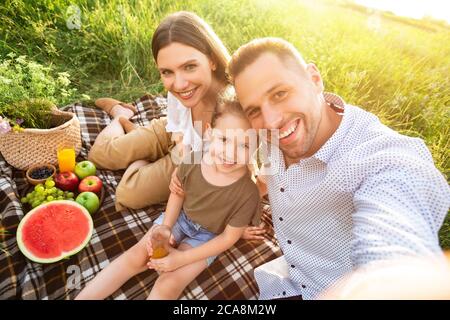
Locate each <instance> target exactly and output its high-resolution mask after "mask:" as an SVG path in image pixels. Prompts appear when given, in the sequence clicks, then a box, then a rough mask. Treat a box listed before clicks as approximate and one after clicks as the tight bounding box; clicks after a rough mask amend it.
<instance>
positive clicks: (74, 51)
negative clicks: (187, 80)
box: [0, 0, 450, 248]
mask: <svg viewBox="0 0 450 320" xmlns="http://www.w3.org/2000/svg"><path fill="white" fill-rule="evenodd" d="M71 4H76V5H78V6H79V8H80V9H81V12H82V16H81V23H82V25H81V29H79V30H77V29H74V30H69V29H68V28H67V26H66V18H67V13H66V10H67V8H68V6H69V5H71ZM178 10H191V11H194V12H196V13H197V14H199V15H200V16H201V17H203V18H204V19H205V20H206V21H207V22H208V23H210V24H211V26H212V27H213V28H214V30H215V31H216V32H217V34H218V35H219V36H220V37H221V38H222V39H223V41H224V43H225V45H226V46H227V47H228V49H229V50H230V51H233V50H235V49H236V48H237V47H239V46H240V45H242V44H243V43H245V42H247V41H249V40H251V39H253V38H255V37H263V36H278V37H283V38H285V39H287V40H289V41H291V42H292V43H293V44H294V45H295V46H296V47H297V48H298V49H299V50H300V51H301V52H302V54H303V56H304V57H305V59H306V60H307V61H313V62H314V63H316V64H317V66H318V67H319V69H320V70H321V73H322V76H323V78H324V80H325V86H326V90H327V91H332V92H335V93H337V94H339V95H341V96H342V97H344V98H345V100H346V101H347V102H348V103H352V104H355V105H360V106H362V107H363V108H365V109H366V110H369V111H371V112H373V113H375V114H376V115H378V116H379V117H380V118H381V120H382V121H383V122H384V123H385V124H387V125H388V126H390V127H391V128H393V129H395V130H398V131H399V132H401V133H403V134H407V135H409V136H415V137H420V138H422V139H424V140H425V142H426V144H427V145H428V147H429V148H430V151H431V153H432V155H433V158H434V161H435V163H436V166H437V167H438V168H439V170H440V171H441V172H442V173H443V174H444V175H445V177H446V178H447V181H449V178H450V142H449V141H450V140H449V136H450V126H449V123H450V121H449V120H450V119H449V118H450V101H449V100H450V78H449V74H450V28H449V27H448V25H446V24H445V23H434V22H433V21H431V22H430V21H429V20H427V21H416V20H412V19H404V18H399V17H395V16H393V15H392V14H388V13H384V14H379V15H377V14H373V13H368V12H367V11H365V10H364V9H361V7H359V6H352V5H349V4H348V3H345V2H343V1H338V2H333V1H323V2H318V1H294V0H287V1H282V2H281V1H275V0H260V1H257V0H229V1H220V0H204V1H199V0H196V1H194V0H190V1H180V0H160V1H157V0H135V1H120V0H111V1H94V0H91V1H89V0H77V1H69V0H55V1H51V0H41V1H18V0H16V1H12V0H7V1H6V3H5V5H3V6H2V7H1V8H0V19H1V21H2V23H1V25H0V57H4V56H6V54H8V53H10V52H15V53H16V54H26V55H27V56H28V57H29V58H31V59H33V60H35V61H37V62H40V63H42V64H44V65H52V67H53V68H55V70H57V71H59V72H63V71H67V72H68V73H69V74H70V75H71V80H72V85H73V86H74V87H76V89H77V94H78V96H77V98H79V99H81V98H82V94H87V95H89V96H90V97H91V98H92V99H94V98H97V97H101V96H113V97H116V98H118V99H123V100H131V99H134V98H137V97H139V96H141V95H142V94H143V93H144V92H150V93H156V92H161V91H162V86H161V84H160V82H159V78H158V73H157V71H156V69H155V65H154V62H153V58H152V54H151V50H150V47H151V37H152V34H153V31H154V29H155V28H156V26H157V24H158V22H159V21H160V20H161V18H162V17H164V16H165V15H166V14H168V13H170V12H174V11H178ZM440 240H441V244H442V246H443V247H445V248H450V219H449V217H448V215H447V219H446V221H445V223H444V226H443V227H442V229H441V231H440Z"/></svg>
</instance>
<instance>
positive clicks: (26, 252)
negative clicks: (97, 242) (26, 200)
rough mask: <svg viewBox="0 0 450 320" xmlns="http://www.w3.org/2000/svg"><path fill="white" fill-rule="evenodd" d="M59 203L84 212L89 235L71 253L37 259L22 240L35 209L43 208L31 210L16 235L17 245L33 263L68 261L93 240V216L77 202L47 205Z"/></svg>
mask: <svg viewBox="0 0 450 320" xmlns="http://www.w3.org/2000/svg"><path fill="white" fill-rule="evenodd" d="M57 203H65V204H68V205H71V206H76V207H78V208H80V209H81V210H82V212H83V213H84V214H85V216H86V217H87V219H88V223H89V234H88V235H87V236H86V239H85V240H84V241H83V242H82V243H81V244H80V245H79V246H78V247H76V248H75V249H73V250H71V251H69V252H62V253H61V255H59V256H58V257H55V258H50V259H41V258H37V257H35V256H34V255H33V254H32V253H31V252H29V251H28V249H27V248H26V246H25V244H24V243H23V240H22V228H23V226H24V225H25V223H26V222H27V220H28V219H29V218H30V217H31V216H32V215H33V212H35V211H34V210H35V209H38V208H39V207H41V206H38V207H36V208H35V209H33V210H31V211H30V212H29V213H27V214H26V215H25V217H24V218H23V219H22V220H21V221H20V223H19V226H18V227H17V233H16V240H17V245H18V247H19V249H20V251H21V252H22V253H23V254H24V255H25V257H27V258H28V259H30V260H31V261H34V262H37V263H54V262H58V261H60V260H63V259H66V258H68V257H71V256H73V255H75V254H77V253H78V252H80V251H81V250H83V249H84V247H85V246H86V245H87V244H88V243H89V241H91V238H92V234H93V232H94V222H93V221H92V216H91V214H90V213H89V211H88V210H87V209H86V208H85V207H83V206H82V205H80V204H79V203H77V202H75V201H69V200H56V201H52V202H50V203H47V204H46V205H51V204H57Z"/></svg>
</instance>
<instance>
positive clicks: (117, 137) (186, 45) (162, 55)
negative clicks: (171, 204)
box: [88, 12, 230, 210]
mask: <svg viewBox="0 0 450 320" xmlns="http://www.w3.org/2000/svg"><path fill="white" fill-rule="evenodd" d="M152 51H153V57H154V59H155V62H156V65H157V67H158V70H159V72H160V75H161V80H162V82H163V85H164V87H165V88H166V89H167V90H168V97H167V103H168V115H167V117H163V118H160V119H154V120H152V121H151V123H150V125H149V126H146V127H135V126H134V125H133V124H132V123H131V122H130V121H129V120H128V119H130V118H131V117H132V116H133V115H134V113H135V112H136V110H135V108H134V107H133V106H131V105H128V104H124V103H121V102H119V101H117V100H114V99H109V98H103V99H99V100H97V101H96V105H97V106H98V107H100V108H101V109H103V110H105V111H106V112H108V113H109V114H110V115H111V116H112V118H113V120H112V122H111V123H110V124H109V125H108V126H107V127H106V128H105V129H104V130H103V131H102V132H101V133H100V134H99V135H98V137H97V138H96V140H95V143H94V145H93V146H92V148H91V150H90V152H89V155H88V159H89V160H90V161H92V162H94V163H95V164H96V165H97V166H98V167H99V168H106V169H111V170H117V169H126V171H125V173H124V175H123V178H122V180H121V181H120V183H119V185H118V186H117V189H116V209H117V210H122V209H124V207H128V208H132V209H138V208H142V207H145V206H148V205H152V204H156V203H160V202H164V201H167V199H168V197H169V193H170V190H169V183H170V179H171V174H172V173H173V171H174V169H175V167H176V162H177V161H178V160H179V159H180V157H181V156H182V155H181V151H182V149H188V150H189V149H190V150H193V151H201V149H202V134H203V132H204V130H205V128H206V123H208V122H210V120H211V115H212V111H213V110H214V106H215V104H216V99H217V96H218V94H219V93H220V92H221V91H222V90H223V89H224V88H225V87H226V85H227V78H226V74H225V67H226V64H227V62H228V60H229V58H230V55H229V53H228V51H227V49H226V48H225V46H224V45H223V43H222V42H221V41H220V39H219V38H218V37H217V35H216V34H215V33H214V31H213V30H212V29H211V27H210V26H209V25H208V24H207V23H206V22H205V21H203V20H202V19H201V18H199V17H198V16H197V15H195V14H193V13H190V12H177V13H174V14H171V15H169V16H168V17H166V18H165V19H164V20H163V21H162V22H161V24H160V25H159V26H158V28H157V29H156V31H155V33H154V35H153V39H152ZM197 121H201V126H198V128H194V123H196V122H197ZM176 142H178V143H176ZM171 154H172V156H171Z"/></svg>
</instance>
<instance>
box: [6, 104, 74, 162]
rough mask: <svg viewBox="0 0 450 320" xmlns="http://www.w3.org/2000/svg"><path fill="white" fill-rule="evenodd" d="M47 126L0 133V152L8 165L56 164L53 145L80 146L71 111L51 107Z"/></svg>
mask: <svg viewBox="0 0 450 320" xmlns="http://www.w3.org/2000/svg"><path fill="white" fill-rule="evenodd" d="M51 125H52V128H51V129H24V130H23V131H21V132H13V131H10V132H8V133H6V134H0V152H1V154H2V155H3V157H4V158H5V160H6V162H8V163H9V164H10V165H11V166H13V167H15V168H17V169H20V170H26V169H28V168H29V167H30V166H31V165H33V164H36V163H51V164H53V165H56V164H57V163H58V158H57V155H56V152H57V149H58V147H59V146H62V145H69V146H74V147H75V153H76V154H77V155H78V154H79V153H80V150H81V134H80V121H79V120H78V118H77V116H76V115H75V114H74V113H72V112H67V111H61V110H59V109H58V108H57V107H56V106H55V107H54V108H53V109H52V118H51Z"/></svg>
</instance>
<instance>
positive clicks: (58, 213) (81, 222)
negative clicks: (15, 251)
mask: <svg viewBox="0 0 450 320" xmlns="http://www.w3.org/2000/svg"><path fill="white" fill-rule="evenodd" d="M25 218H26V219H25ZM25 218H24V219H23V220H26V221H22V222H23V223H22V222H21V225H19V228H18V243H19V247H22V246H23V247H24V248H21V250H22V249H25V250H22V252H23V253H24V254H25V255H26V256H27V257H28V258H30V259H31V260H33V261H37V262H42V263H45V262H54V261H58V260H60V259H62V258H64V257H65V256H67V255H71V254H74V253H76V252H78V251H79V250H81V249H82V248H83V247H84V246H85V245H86V244H87V242H88V241H89V239H90V237H91V235H92V228H93V226H92V218H91V216H90V214H89V212H87V210H86V209H85V208H83V207H82V206H80V205H78V204H76V203H75V202H73V201H64V200H62V201H54V202H50V203H48V204H45V205H41V206H39V207H37V208H35V209H34V210H32V211H30V212H29V213H28V214H27V216H26V217H25ZM19 235H20V236H19ZM19 238H20V239H19ZM86 240H87V241H86ZM68 253H70V254H68Z"/></svg>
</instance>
